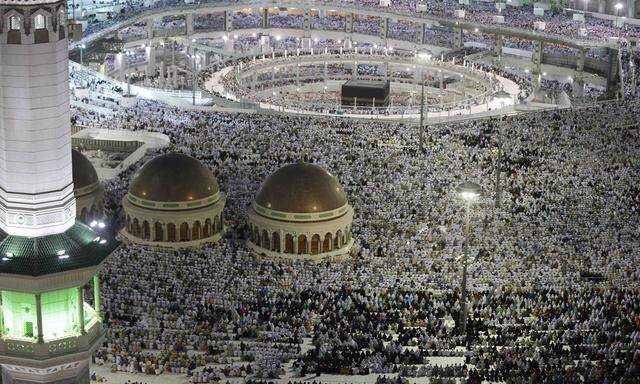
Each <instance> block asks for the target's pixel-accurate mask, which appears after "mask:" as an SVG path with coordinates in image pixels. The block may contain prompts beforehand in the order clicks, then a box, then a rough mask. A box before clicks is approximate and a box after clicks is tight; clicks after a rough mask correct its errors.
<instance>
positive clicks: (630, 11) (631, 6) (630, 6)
mask: <svg viewBox="0 0 640 384" xmlns="http://www.w3.org/2000/svg"><path fill="white" fill-rule="evenodd" d="M627 17H629V18H635V17H636V0H627Z"/></svg>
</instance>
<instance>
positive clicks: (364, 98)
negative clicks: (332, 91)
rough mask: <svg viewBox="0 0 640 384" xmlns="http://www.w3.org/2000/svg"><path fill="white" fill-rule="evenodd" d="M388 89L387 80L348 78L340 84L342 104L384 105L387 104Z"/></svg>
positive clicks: (359, 105)
mask: <svg viewBox="0 0 640 384" xmlns="http://www.w3.org/2000/svg"><path fill="white" fill-rule="evenodd" d="M389 89H390V82H389V80H386V81H370V80H349V81H347V82H346V83H344V84H342V105H345V106H353V105H354V104H355V105H357V106H358V107H373V106H376V107H386V106H388V105H389Z"/></svg>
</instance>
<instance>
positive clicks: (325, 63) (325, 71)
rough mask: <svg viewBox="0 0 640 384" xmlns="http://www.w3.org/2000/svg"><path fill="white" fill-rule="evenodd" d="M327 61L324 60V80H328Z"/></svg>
mask: <svg viewBox="0 0 640 384" xmlns="http://www.w3.org/2000/svg"><path fill="white" fill-rule="evenodd" d="M327 72H328V71H327V62H326V61H325V62H324V82H325V83H326V82H327Z"/></svg>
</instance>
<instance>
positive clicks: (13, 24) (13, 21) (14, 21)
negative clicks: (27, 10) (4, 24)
mask: <svg viewBox="0 0 640 384" xmlns="http://www.w3.org/2000/svg"><path fill="white" fill-rule="evenodd" d="M9 30H10V31H19V30H20V18H19V17H18V16H11V17H9Z"/></svg>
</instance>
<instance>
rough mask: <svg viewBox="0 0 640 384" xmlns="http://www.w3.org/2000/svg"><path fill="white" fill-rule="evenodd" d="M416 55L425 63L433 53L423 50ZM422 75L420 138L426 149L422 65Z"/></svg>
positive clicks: (421, 72)
mask: <svg viewBox="0 0 640 384" xmlns="http://www.w3.org/2000/svg"><path fill="white" fill-rule="evenodd" d="M416 57H417V58H418V59H419V60H420V61H421V62H423V63H426V62H427V61H428V60H429V59H431V54H430V53H427V52H421V53H418V54H416ZM420 77H421V79H420V80H421V83H422V92H421V95H420V129H419V138H420V149H421V150H424V104H425V99H424V83H425V81H426V80H425V78H424V67H422V68H421V69H420Z"/></svg>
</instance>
